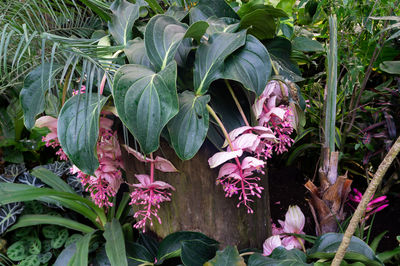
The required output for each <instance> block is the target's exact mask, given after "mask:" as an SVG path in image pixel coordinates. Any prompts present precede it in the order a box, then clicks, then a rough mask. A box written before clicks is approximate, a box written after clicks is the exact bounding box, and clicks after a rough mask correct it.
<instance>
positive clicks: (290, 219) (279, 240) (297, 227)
mask: <svg viewBox="0 0 400 266" xmlns="http://www.w3.org/2000/svg"><path fill="white" fill-rule="evenodd" d="M278 222H279V224H280V225H281V228H279V227H277V226H276V225H275V224H274V223H272V236H271V237H269V238H267V240H265V242H264V244H263V255H264V256H268V255H270V254H271V253H272V251H273V250H274V249H275V248H277V247H279V246H282V247H284V248H286V249H287V250H289V249H293V248H298V249H301V248H302V246H303V245H304V240H302V239H300V238H297V237H296V236H292V235H286V234H304V232H303V228H304V223H305V217H304V214H303V213H302V211H301V209H300V208H299V206H297V205H295V206H289V209H288V211H287V212H286V215H285V221H281V220H278Z"/></svg>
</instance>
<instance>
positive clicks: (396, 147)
mask: <svg viewBox="0 0 400 266" xmlns="http://www.w3.org/2000/svg"><path fill="white" fill-rule="evenodd" d="M399 152H400V137H398V138H397V140H396V142H395V143H394V144H393V146H392V147H391V148H390V150H389V152H388V154H387V155H386V156H385V158H384V159H383V161H382V162H381V164H380V165H379V167H378V170H377V171H376V173H375V175H374V177H373V178H372V180H371V183H369V185H368V188H367V190H366V191H365V193H364V195H363V197H362V199H361V202H360V203H359V204H358V206H357V209H356V211H355V212H354V214H353V217H352V218H351V220H350V223H349V225H348V226H347V229H346V232H345V233H344V235H343V240H342V242H341V243H340V246H339V248H338V250H337V252H336V255H335V257H334V259H333V261H332V264H331V265H332V266H339V265H340V263H341V261H342V260H343V257H344V255H345V254H346V250H347V248H348V247H349V244H350V240H351V237H352V236H353V234H354V232H355V231H356V228H357V226H358V223H359V222H360V220H361V219H362V216H363V214H364V213H365V210H366V209H367V205H368V203H369V201H370V200H371V197H372V196H373V195H374V194H375V191H376V189H377V188H378V186H379V184H380V183H381V182H382V179H383V177H384V175H385V173H386V172H387V170H388V169H389V166H390V165H391V164H392V162H393V161H394V159H395V158H396V156H397V155H398V153H399Z"/></svg>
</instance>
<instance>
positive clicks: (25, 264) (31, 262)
mask: <svg viewBox="0 0 400 266" xmlns="http://www.w3.org/2000/svg"><path fill="white" fill-rule="evenodd" d="M18 265H21V266H39V265H40V261H39V258H38V255H36V254H35V255H30V256H28V257H26V258H25V259H24V260H22V261H21V262H20V263H19V264H18Z"/></svg>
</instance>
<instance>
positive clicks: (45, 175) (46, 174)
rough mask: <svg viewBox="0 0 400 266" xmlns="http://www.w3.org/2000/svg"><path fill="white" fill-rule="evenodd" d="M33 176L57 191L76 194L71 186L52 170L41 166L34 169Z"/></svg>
mask: <svg viewBox="0 0 400 266" xmlns="http://www.w3.org/2000/svg"><path fill="white" fill-rule="evenodd" d="M32 175H34V176H36V177H37V178H39V179H40V180H41V181H43V182H44V183H45V184H47V185H49V186H50V187H52V188H54V189H55V190H59V191H63V192H69V193H75V191H74V190H73V189H72V187H71V186H70V185H68V184H67V183H65V182H64V180H62V179H61V178H60V177H59V176H58V175H56V174H54V173H53V172H51V171H50V170H48V169H46V168H44V167H42V166H39V167H36V168H35V169H33V171H32Z"/></svg>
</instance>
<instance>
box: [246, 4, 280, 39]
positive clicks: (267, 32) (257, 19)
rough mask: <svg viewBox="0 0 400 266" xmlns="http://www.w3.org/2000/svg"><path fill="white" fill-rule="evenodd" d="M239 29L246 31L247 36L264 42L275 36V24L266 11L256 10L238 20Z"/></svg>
mask: <svg viewBox="0 0 400 266" xmlns="http://www.w3.org/2000/svg"><path fill="white" fill-rule="evenodd" d="M240 28H241V29H248V32H249V34H252V35H254V36H255V37H257V38H258V39H260V40H264V39H271V38H273V37H274V36H275V31H276V24H275V20H274V17H273V16H271V15H269V13H268V11H265V10H262V9H257V10H255V11H253V12H251V13H249V14H247V15H245V16H244V17H243V18H242V19H241V20H240Z"/></svg>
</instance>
